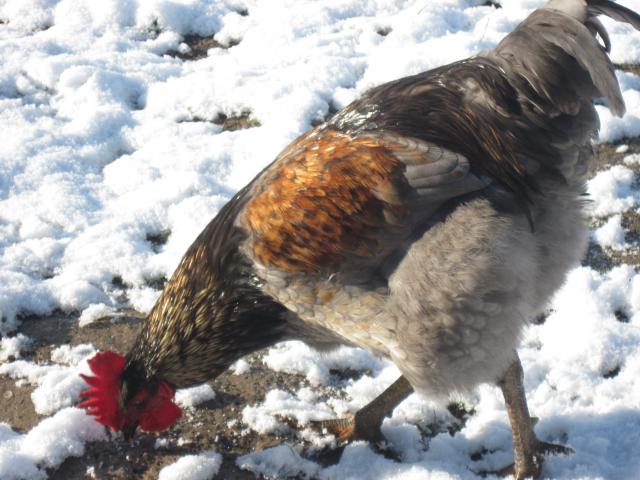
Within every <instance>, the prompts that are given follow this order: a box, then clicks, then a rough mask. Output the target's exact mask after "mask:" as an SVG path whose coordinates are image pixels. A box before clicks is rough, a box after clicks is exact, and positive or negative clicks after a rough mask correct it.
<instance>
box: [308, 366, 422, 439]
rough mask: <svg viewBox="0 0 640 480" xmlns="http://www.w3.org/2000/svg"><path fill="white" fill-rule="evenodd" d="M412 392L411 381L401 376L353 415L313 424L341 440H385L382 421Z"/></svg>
mask: <svg viewBox="0 0 640 480" xmlns="http://www.w3.org/2000/svg"><path fill="white" fill-rule="evenodd" d="M412 392H413V387H412V386H411V384H410V383H409V381H408V380H407V379H406V378H405V377H404V376H401V377H400V378H398V380H396V381H395V382H393V383H392V384H391V386H389V387H388V388H387V389H386V390H385V391H384V392H382V393H381V394H380V395H378V396H377V397H376V398H374V399H373V400H372V401H371V402H369V403H368V404H367V405H365V406H364V407H362V408H361V409H360V410H358V411H357V412H356V413H355V414H353V415H352V416H350V417H346V418H337V419H332V420H321V421H316V422H313V426H314V427H315V428H316V429H318V430H326V431H328V432H329V433H332V434H333V435H335V436H336V438H337V439H338V440H340V441H351V440H368V441H370V442H373V443H378V442H380V441H381V440H384V437H383V436H382V432H381V431H380V426H381V425H382V421H383V420H384V418H385V417H386V416H387V415H389V414H391V412H393V409H394V408H396V406H398V405H399V404H400V402H402V401H403V400H404V399H405V398H407V397H408V396H409V395H410V394H411V393H412Z"/></svg>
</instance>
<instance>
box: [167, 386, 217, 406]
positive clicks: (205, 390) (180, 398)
mask: <svg viewBox="0 0 640 480" xmlns="http://www.w3.org/2000/svg"><path fill="white" fill-rule="evenodd" d="M214 398H216V392H214V391H213V388H211V386H210V385H208V384H206V383H203V384H202V385H196V386H195V387H190V388H182V389H180V390H178V391H177V392H176V403H177V404H178V405H180V406H181V407H183V408H194V407H195V406H197V405H200V404H201V403H203V402H206V401H208V400H213V399H214Z"/></svg>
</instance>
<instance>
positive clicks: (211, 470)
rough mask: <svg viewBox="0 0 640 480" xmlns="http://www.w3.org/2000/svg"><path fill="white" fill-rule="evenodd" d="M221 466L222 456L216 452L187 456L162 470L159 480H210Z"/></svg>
mask: <svg viewBox="0 0 640 480" xmlns="http://www.w3.org/2000/svg"><path fill="white" fill-rule="evenodd" d="M221 464H222V456H221V455H220V454H219V453H216V452H202V453H200V454H198V455H187V456H185V457H182V458H180V459H179V460H178V461H177V462H175V463H172V464H171V465H167V466H166V467H164V468H163V469H162V470H160V475H159V476H158V480H210V479H211V478H213V476H214V475H215V474H216V473H218V470H220V465H221Z"/></svg>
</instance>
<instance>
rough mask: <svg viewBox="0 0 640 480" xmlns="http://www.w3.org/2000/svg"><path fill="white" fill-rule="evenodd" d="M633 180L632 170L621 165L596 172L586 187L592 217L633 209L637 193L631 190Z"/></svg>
mask: <svg viewBox="0 0 640 480" xmlns="http://www.w3.org/2000/svg"><path fill="white" fill-rule="evenodd" d="M633 179H634V173H633V170H631V169H630V168H627V167H625V166H623V165H614V166H612V167H610V168H609V169H607V170H604V171H602V172H598V174H597V175H596V176H595V177H594V178H592V179H591V180H589V183H588V185H587V191H588V192H589V200H591V202H590V206H591V213H592V215H594V216H596V217H604V216H608V215H611V214H614V213H623V212H625V211H626V210H628V209H630V208H631V207H634V206H635V205H636V204H637V200H636V197H637V195H638V193H637V192H634V190H632V188H631V186H632V183H633Z"/></svg>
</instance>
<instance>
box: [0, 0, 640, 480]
mask: <svg viewBox="0 0 640 480" xmlns="http://www.w3.org/2000/svg"><path fill="white" fill-rule="evenodd" d="M483 3H484V2H482V1H479V0H478V1H475V0H438V1H426V2H425V1H424V0H394V1H386V0H385V1H383V0H371V1H369V2H362V1H361V0H326V1H322V2H319V1H310V0H309V1H306V0H278V1H274V2H264V1H259V0H215V1H213V0H179V1H176V0H105V1H99V2H98V1H94V0H0V20H2V22H3V23H2V24H0V58H2V62H0V127H1V128H0V320H1V321H0V332H2V333H3V334H8V333H10V332H13V333H16V330H17V329H18V330H19V323H20V322H19V320H18V317H17V316H18V314H19V313H26V314H41V315H44V314H48V313H51V312H52V311H54V310H55V309H62V310H64V311H67V312H77V313H78V314H79V315H80V323H81V324H82V325H86V324H88V323H90V322H91V321H93V320H95V319H97V318H100V317H101V316H105V315H108V314H110V313H112V312H113V311H114V310H115V309H117V308H119V307H122V306H130V307H133V308H136V309H138V310H141V311H148V310H149V309H150V308H151V307H152V305H153V303H154V301H155V299H156V298H157V296H158V295H159V290H158V289H157V288H156V287H155V285H157V281H158V280H161V279H163V278H168V277H169V276H170V275H171V273H172V272H173V270H174V269H175V267H176V266H177V264H178V262H179V260H180V257H181V255H182V254H183V252H184V251H185V249H186V248H187V247H188V245H189V244H190V243H191V242H192V241H193V239H194V238H195V237H196V235H197V234H198V233H199V231H200V230H201V229H202V228H203V227H204V226H205V225H206V224H207V222H208V221H209V220H210V219H211V218H212V217H213V216H214V215H215V214H216V212H217V211H218V210H219V209H220V208H221V206H222V205H224V203H225V202H226V201H227V200H228V199H229V198H231V196H232V195H233V194H234V193H235V192H236V191H237V190H238V189H239V188H241V187H242V186H244V185H245V184H246V183H247V182H248V181H250V180H251V178H253V176H254V175H255V174H256V173H257V172H258V171H260V169H261V168H263V167H264V166H265V165H266V164H268V163H269V162H270V161H271V160H272V159H273V158H274V157H275V155H277V153H278V152H279V151H280V150H281V149H282V148H284V147H285V146H286V145H287V144H288V143H289V142H290V141H291V140H293V139H294V138H295V137H296V136H297V135H299V134H301V133H303V132H304V131H306V130H307V129H308V128H310V126H311V124H312V122H316V121H319V120H321V119H322V118H323V117H324V116H325V115H326V114H327V113H328V112H329V110H330V109H333V108H341V107H343V106H345V105H346V104H348V103H349V102H350V101H351V100H353V99H355V98H357V97H358V96H359V95H360V94H362V93H363V92H364V91H365V90H366V89H367V88H370V87H372V86H374V85H378V84H380V83H382V82H384V81H388V80H392V79H395V78H399V77H402V76H404V75H409V74H413V73H417V72H420V71H422V70H425V69H428V68H432V67H435V66H438V65H441V64H443V63H446V62H451V61H454V60H458V59H461V58H464V57H467V56H469V55H474V54H477V53H479V52H480V51H482V50H486V49H489V48H492V47H493V46H494V45H495V44H496V43H497V42H498V41H500V39H502V38H503V37H504V35H506V34H507V33H508V32H510V31H511V30H512V29H513V28H514V27H515V26H516V25H517V23H518V22H519V21H520V20H522V19H523V18H524V17H525V16H526V15H527V14H528V13H529V12H530V11H531V10H532V9H533V8H535V7H537V6H539V5H541V3H542V2H541V1H540V0H505V1H503V2H502V4H503V8H501V9H494V8H492V7H486V6H482V4H483ZM621 3H623V4H624V5H626V6H629V7H630V8H633V9H635V10H636V11H640V0H625V1H623V2H621ZM245 11H246V12H248V15H244V13H245ZM603 22H604V23H605V25H606V27H607V28H608V29H609V32H610V34H611V37H612V42H613V51H612V54H611V56H612V58H613V60H614V62H616V63H638V62H640V34H638V33H637V32H632V30H631V29H630V27H628V26H626V25H622V24H617V23H614V22H612V21H610V20H607V19H603ZM214 33H215V38H216V40H217V41H219V42H220V43H222V44H226V45H229V44H230V43H233V42H235V41H240V43H239V44H238V45H237V46H234V47H232V48H229V49H221V48H215V49H211V50H210V51H209V55H208V57H206V58H204V59H201V60H198V61H195V62H183V61H181V60H179V59H177V58H175V57H174V56H172V55H168V54H167V53H168V52H169V51H171V50H177V51H181V52H186V51H187V49H188V47H187V46H186V44H185V43H184V36H185V35H186V34H198V35H211V34H214ZM617 75H618V78H619V80H620V84H621V87H622V91H623V96H624V98H625V101H626V103H627V114H626V115H625V116H624V117H623V118H621V119H618V118H614V117H612V116H611V114H610V113H609V112H608V110H607V109H606V108H605V107H604V106H598V113H599V115H600V119H601V122H602V128H601V132H600V140H601V141H617V140H620V139H622V138H623V137H632V136H637V135H640V93H639V90H640V80H639V77H638V76H637V75H634V74H632V73H625V72H618V73H617ZM242 112H250V113H249V115H250V118H251V119H253V121H254V125H256V126H254V127H253V128H250V129H246V130H239V131H222V128H221V126H220V125H217V124H215V123H214V120H215V119H216V118H218V117H219V115H220V114H225V115H227V116H233V115H237V114H240V113H242ZM637 163H638V160H637V158H635V157H634V156H633V155H632V156H629V157H628V158H627V160H625V165H626V166H619V165H618V166H613V167H611V168H609V169H606V170H604V171H603V172H600V173H599V174H598V175H596V176H595V177H594V178H593V179H592V180H591V181H590V182H589V193H590V196H591V200H592V202H591V207H590V208H591V213H592V215H593V216H595V217H597V218H598V219H599V220H601V221H604V223H603V224H602V226H601V227H599V228H598V229H596V230H595V231H594V232H593V238H594V240H595V241H596V242H598V243H599V244H600V245H601V246H603V247H608V248H619V249H625V248H627V246H628V245H627V244H626V243H625V235H624V234H625V231H624V228H623V226H622V222H621V218H622V217H621V215H622V214H624V213H625V212H628V211H630V210H631V209H635V208H637V207H638V201H637V200H638V190H637V187H636V185H635V173H634V170H633V169H634V167H637ZM164 238H166V239H167V240H166V242H164V240H163V239H164ZM549 312H550V313H549V315H548V317H547V319H546V321H545V322H544V323H543V324H541V325H533V326H531V327H530V329H529V330H528V331H527V334H526V337H525V339H524V342H523V345H522V347H521V349H520V355H521V357H522V360H523V363H524V367H525V374H526V389H527V395H528V398H529V402H530V405H529V406H530V409H531V410H532V412H533V413H534V415H536V416H538V417H540V423H539V424H538V425H537V427H536V431H537V433H538V435H539V436H540V437H541V438H542V439H543V440H546V441H555V442H564V443H567V444H568V445H570V446H571V447H572V448H573V449H574V450H575V452H576V453H575V454H574V455H571V456H567V457H552V458H549V459H548V460H547V461H546V462H545V465H544V472H543V473H544V475H545V476H547V477H549V478H558V479H561V478H572V479H573V478H585V479H596V478H605V479H628V478H640V455H638V451H639V450H638V445H640V348H639V345H640V274H638V273H636V272H635V270H634V268H633V267H631V266H625V265H623V266H620V267H616V268H614V269H612V270H610V271H607V272H603V273H598V272H597V271H596V270H594V269H592V268H590V267H585V266H583V267H578V268H576V269H575V270H574V271H572V272H571V274H570V275H569V277H568V279H567V282H566V284H565V286H564V287H563V289H562V290H561V291H559V292H558V294H557V295H556V297H555V298H554V300H553V302H552V304H551V305H550V310H549ZM0 342H1V343H0V361H1V362H2V364H1V365H0V374H3V375H9V376H11V377H12V378H14V379H16V381H17V382H21V383H22V384H29V385H33V386H34V387H35V390H34V392H33V394H32V401H33V403H34V407H35V410H36V412H37V413H39V414H41V415H43V416H46V417H45V418H43V419H42V420H41V421H40V423H39V424H38V425H37V426H36V427H34V428H33V429H32V430H30V431H29V432H27V433H25V434H21V433H17V432H15V431H14V430H13V429H12V428H11V426H10V425H8V424H5V423H0V478H2V479H8V480H10V479H41V478H46V471H45V469H46V468H55V467H56V466H58V465H59V464H60V463H61V462H62V461H63V460H64V459H65V458H67V457H69V456H78V455H82V454H83V452H84V446H85V444H86V443H87V442H90V441H96V440H100V439H104V430H103V429H102V427H100V426H99V425H98V424H97V423H96V422H95V421H94V419H93V418H91V417H88V416H87V415H86V414H85V413H84V412H83V411H81V410H78V409H76V408H74V407H73V405H74V404H75V403H76V402H77V401H78V395H79V393H80V391H82V390H83V389H84V388H85V385H84V382H82V380H81V379H80V377H79V376H78V374H79V373H88V367H87V365H86V359H87V358H89V357H90V356H91V355H93V354H94V353H95V349H94V348H93V347H92V346H90V345H78V346H68V345H67V346H61V347H58V348H56V349H54V350H53V351H52V354H51V358H50V360H49V361H48V362H46V363H39V364H36V363H34V362H32V361H26V360H24V359H21V358H20V356H21V353H20V352H21V351H23V350H24V349H25V348H28V343H29V339H28V338H26V337H25V336H24V335H22V334H18V335H15V336H12V337H7V336H5V337H4V338H2V340H1V341H0ZM242 362H244V363H242ZM263 362H264V364H265V365H266V366H267V367H268V368H271V369H273V370H276V371H281V372H286V373H294V374H300V375H302V376H304V377H305V379H306V381H307V382H308V385H307V386H303V387H301V388H300V389H299V390H298V391H296V392H285V391H282V390H278V389H274V390H272V391H270V392H269V393H268V394H267V395H266V397H265V399H264V400H263V401H262V402H260V403H258V404H256V405H251V406H248V407H246V408H245V409H244V411H243V413H242V418H243V422H244V423H245V427H246V428H247V429H253V430H255V431H257V432H258V433H266V432H278V431H283V430H285V429H287V428H289V427H288V426H287V425H286V424H285V423H283V422H282V420H281V418H282V416H289V417H291V418H293V419H295V420H296V421H297V422H299V423H300V424H301V425H303V426H306V425H307V424H308V423H309V422H310V421H311V420H319V419H325V418H332V417H337V416H343V415H346V414H349V413H353V412H355V411H356V410H357V409H358V408H360V407H361V406H363V405H365V404H366V403H367V402H368V401H370V400H371V399H373V398H374V397H375V396H376V395H377V394H379V393H381V392H382V391H383V390H384V389H385V388H386V387H387V386H388V385H389V384H390V383H391V382H392V381H394V380H395V379H396V378H397V376H398V371H397V369H396V368H395V367H394V366H393V365H392V364H390V363H389V362H386V361H382V360H379V359H377V358H375V357H373V356H371V355H370V354H368V353H366V352H363V351H361V350H358V349H351V348H341V349H339V350H337V351H336V352H332V353H328V354H318V353H316V352H314V351H312V350H310V349H309V348H308V347H306V346H304V345H303V344H300V343H299V342H290V343H285V344H281V345H278V346H276V347H274V348H272V349H270V350H269V352H267V354H266V355H265V357H264V359H263ZM249 368H250V365H249V364H248V363H247V362H246V361H241V362H238V363H236V364H235V366H234V371H235V372H236V373H237V374H242V373H246V372H247V371H248V369H249ZM345 369H348V370H350V371H354V372H356V373H357V375H355V376H354V378H346V379H345V378H342V377H340V376H339V375H338V374H336V373H335V372H336V371H339V370H345ZM214 395H215V393H214V391H213V389H211V387H209V386H208V385H203V386H200V387H195V389H189V390H181V391H179V392H178V401H179V402H180V403H181V405H183V406H185V407H188V408H197V405H198V404H199V403H201V402H202V401H206V400H208V399H210V398H213V396H214ZM462 400H464V402H465V403H467V404H470V405H473V407H474V409H475V413H474V414H473V415H470V416H469V418H468V419H467V423H466V425H465V426H464V428H462V429H461V430H460V431H459V432H458V433H456V434H455V435H454V436H451V435H449V434H448V433H447V432H446V431H442V432H441V431H440V428H441V427H442V426H443V425H447V424H450V423H451V422H453V421H454V419H453V418H452V417H451V414H450V413H449V412H448V411H447V410H446V409H445V408H444V407H443V406H442V405H438V404H435V403H433V402H431V401H430V400H429V399H425V398H421V397H419V396H417V395H411V396H410V397H409V398H408V399H407V400H406V401H405V402H403V403H402V404H401V405H400V406H398V408H396V410H395V412H394V414H393V416H392V417H391V418H389V419H387V420H386V421H385V424H384V426H383V432H384V434H385V436H386V437H387V440H388V442H389V443H390V445H391V448H393V449H394V451H395V452H396V453H397V456H398V458H399V459H400V461H399V462H396V461H393V460H390V459H388V458H386V457H384V456H382V455H380V454H378V453H376V452H374V451H373V450H371V449H370V448H369V447H368V446H367V445H366V444H364V443H354V444H352V445H350V446H348V447H347V448H346V449H345V451H344V454H343V456H342V458H341V460H340V462H339V463H338V464H336V465H334V466H331V467H322V466H320V465H319V464H316V463H315V462H312V461H310V460H308V459H306V458H304V457H303V456H302V455H303V452H302V451H301V449H300V448H299V445H280V446H276V447H274V448H271V449H267V450H264V451H262V452H254V453H249V454H247V455H244V456H242V457H240V458H239V459H238V465H240V466H241V467H242V468H246V469H248V470H250V471H252V472H255V473H256V474H262V475H265V476H271V477H278V476H281V477H284V476H286V475H299V476H301V477H304V476H307V477H314V478H316V477H317V478H322V479H343V478H373V477H375V478H387V479H418V478H420V479H422V478H432V479H454V478H456V479H465V478H478V477H477V475H476V474H475V473H474V472H480V471H483V470H485V471H487V470H488V471H490V470H495V469H498V468H501V467H503V466H505V465H506V464H508V463H509V462H510V461H511V458H512V448H511V438H510V430H509V425H508V420H507V417H506V413H505V410H504V405H503V401H502V399H501V398H500V392H499V391H498V390H497V389H496V388H494V387H492V386H489V385H485V386H481V387H480V388H479V389H478V390H477V392H476V393H475V394H474V395H473V396H471V397H469V398H465V399H462ZM421 431H430V432H431V433H432V434H433V436H432V438H431V439H430V440H429V441H428V444H425V442H424V441H423V440H422V438H423V436H422V434H421ZM301 435H302V437H303V438H304V439H305V440H307V441H308V442H311V444H312V445H313V446H314V447H315V448H322V447H323V446H325V445H329V444H331V441H332V440H331V439H326V438H325V437H322V436H319V435H317V434H314V433H311V432H310V431H309V430H303V432H302V434H301ZM159 446H160V447H162V442H160V444H159ZM474 454H477V455H474ZM472 458H479V459H476V460H472ZM220 464H221V456H220V455H219V454H217V453H214V452H202V453H201V454H199V455H190V456H185V457H182V458H180V459H179V460H178V461H177V462H176V463H174V464H172V465H170V466H167V467H165V468H164V469H163V470H162V471H161V473H160V479H161V480H168V479H181V478H189V479H198V478H203V479H204V478H211V477H212V476H213V475H215V474H216V473H217V472H218V470H219V468H220Z"/></svg>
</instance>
